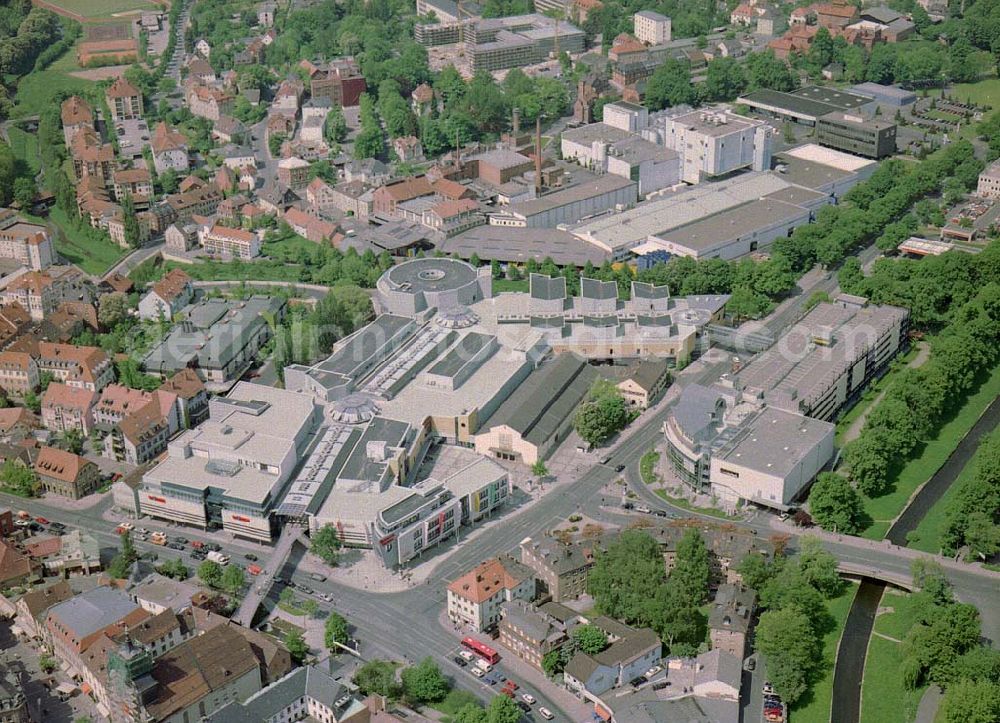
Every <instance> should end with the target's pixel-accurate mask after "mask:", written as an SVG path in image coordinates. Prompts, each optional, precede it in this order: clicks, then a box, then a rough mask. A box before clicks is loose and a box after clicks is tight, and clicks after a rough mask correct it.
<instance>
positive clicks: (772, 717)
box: [762, 683, 785, 723]
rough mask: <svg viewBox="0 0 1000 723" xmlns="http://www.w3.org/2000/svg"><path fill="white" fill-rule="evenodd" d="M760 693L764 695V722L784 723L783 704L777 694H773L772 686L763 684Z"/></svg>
mask: <svg viewBox="0 0 1000 723" xmlns="http://www.w3.org/2000/svg"><path fill="white" fill-rule="evenodd" d="M762 692H763V693H764V710H763V713H764V720H766V721H767V723H784V721H785V704H784V703H783V702H782V700H781V698H780V697H779V696H778V694H777V693H775V692H774V686H772V685H771V684H770V683H764V689H763V691H762Z"/></svg>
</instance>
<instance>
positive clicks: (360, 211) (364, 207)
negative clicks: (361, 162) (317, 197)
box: [307, 180, 373, 218]
mask: <svg viewBox="0 0 1000 723" xmlns="http://www.w3.org/2000/svg"><path fill="white" fill-rule="evenodd" d="M307 194H308V190H307ZM372 199H373V193H372V189H371V187H369V186H368V185H367V184H366V183H365V182H364V181H360V180H354V181H344V182H343V183H338V184H337V185H336V186H334V187H333V188H332V189H331V192H330V194H329V196H328V199H327V200H328V202H329V204H330V205H331V206H332V207H333V208H336V209H338V210H340V211H343V212H344V213H346V214H350V215H354V216H357V217H358V218H368V216H370V215H371V212H372Z"/></svg>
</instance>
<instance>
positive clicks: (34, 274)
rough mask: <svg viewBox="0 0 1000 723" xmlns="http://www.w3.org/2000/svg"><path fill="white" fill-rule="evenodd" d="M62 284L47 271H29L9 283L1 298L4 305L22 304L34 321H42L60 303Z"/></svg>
mask: <svg viewBox="0 0 1000 723" xmlns="http://www.w3.org/2000/svg"><path fill="white" fill-rule="evenodd" d="M60 286H61V282H60V281H58V280H57V279H55V278H53V277H52V276H51V275H50V274H49V273H47V272H45V271H29V272H27V273H24V274H21V275H20V276H18V277H17V278H16V279H14V280H13V281H11V282H10V283H9V284H7V287H6V288H5V289H4V290H3V292H2V294H0V300H2V302H3V305H4V306H9V305H10V304H20V306H21V308H22V309H26V310H27V312H28V314H29V315H30V316H31V318H32V320H33V321H41V320H42V319H44V318H45V317H46V316H48V315H49V314H51V313H52V312H53V311H55V310H56V307H57V306H58V305H59V301H60V300H61V296H62V295H61V291H60Z"/></svg>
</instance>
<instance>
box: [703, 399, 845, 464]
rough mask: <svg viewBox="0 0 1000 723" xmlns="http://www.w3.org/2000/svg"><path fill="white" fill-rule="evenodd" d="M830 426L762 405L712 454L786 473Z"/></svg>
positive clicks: (803, 456)
mask: <svg viewBox="0 0 1000 723" xmlns="http://www.w3.org/2000/svg"><path fill="white" fill-rule="evenodd" d="M833 428H834V426H833V425H832V424H830V423H829V422H824V421H822V420H820V419H813V418H812V417H806V416H803V415H801V414H796V413H795V412H786V411H785V410H783V409H778V408H777V407H765V408H764V409H763V410H762V411H761V412H760V413H758V414H757V416H756V417H754V418H753V419H752V420H751V421H750V422H748V423H746V424H745V425H743V427H741V428H740V430H739V432H737V434H736V435H735V436H734V437H733V438H732V439H731V440H729V441H728V442H727V443H726V444H725V445H724V446H722V447H721V448H720V449H718V450H716V452H715V453H714V455H713V456H715V457H717V458H718V459H722V460H726V461H728V462H732V463H733V464H738V465H741V466H744V467H747V468H748V469H752V470H754V471H756V472H761V473H765V474H771V475H777V476H779V477H786V476H787V475H789V474H790V473H791V472H792V471H793V470H795V468H796V467H797V466H798V465H799V464H800V463H801V462H802V460H803V459H804V458H805V457H806V456H807V455H808V454H810V453H811V451H812V450H813V448H814V447H815V446H816V445H817V444H819V443H820V442H821V441H822V440H823V439H824V438H825V437H827V436H828V435H829V434H830V433H831V432H832V430H833Z"/></svg>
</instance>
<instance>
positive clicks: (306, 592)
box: [298, 585, 313, 595]
mask: <svg viewBox="0 0 1000 723" xmlns="http://www.w3.org/2000/svg"><path fill="white" fill-rule="evenodd" d="M298 590H299V592H300V593H302V594H303V595H312V594H313V589H312V588H311V587H307V586H306V585H299V587H298Z"/></svg>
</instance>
